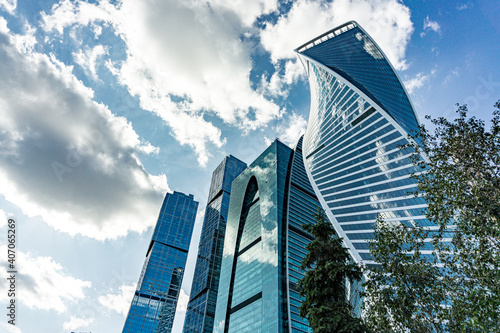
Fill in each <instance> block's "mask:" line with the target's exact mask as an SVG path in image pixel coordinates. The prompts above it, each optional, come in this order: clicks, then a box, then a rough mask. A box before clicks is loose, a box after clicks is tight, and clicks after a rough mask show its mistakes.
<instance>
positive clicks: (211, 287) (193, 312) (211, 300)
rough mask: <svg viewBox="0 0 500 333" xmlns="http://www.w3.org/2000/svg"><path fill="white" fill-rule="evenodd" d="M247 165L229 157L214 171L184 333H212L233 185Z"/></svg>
mask: <svg viewBox="0 0 500 333" xmlns="http://www.w3.org/2000/svg"><path fill="white" fill-rule="evenodd" d="M246 167H247V165H246V164H245V163H243V162H242V161H240V160H239V159H237V158H236V157H234V156H227V157H226V158H224V160H223V161H222V162H221V163H220V164H219V166H218V167H217V168H216V169H215V171H214V172H213V175H212V183H211V185H210V192H209V194H208V203H207V208H206V210H205V218H204V220H203V227H202V230H201V236H200V245H199V249H198V259H197V261H196V268H195V272H194V278H193V284H192V286H191V296H190V301H189V304H188V308H187V311H186V317H185V320H184V330H183V332H184V333H205V332H206V333H212V331H213V326H214V315H215V305H216V303H217V291H218V289H219V276H220V266H221V261H222V249H223V248H224V234H225V232H226V221H227V210H228V207H229V195H230V193H231V183H232V182H233V180H234V179H235V178H236V177H237V176H238V175H239V174H240V173H241V172H242V171H243V170H245V168H246Z"/></svg>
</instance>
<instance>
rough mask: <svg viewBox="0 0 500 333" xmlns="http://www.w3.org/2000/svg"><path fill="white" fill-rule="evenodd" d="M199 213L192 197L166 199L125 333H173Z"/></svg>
mask: <svg viewBox="0 0 500 333" xmlns="http://www.w3.org/2000/svg"><path fill="white" fill-rule="evenodd" d="M197 209H198V202H196V201H194V198H193V195H192V194H190V195H185V194H183V193H180V192H174V193H173V194H171V193H167V195H166V196H165V200H164V201H163V205H162V207H161V211H160V216H159V217H158V222H157V223H156V227H155V230H154V232H153V237H152V238H151V242H150V244H149V248H148V251H147V254H146V261H145V262H144V267H143V269H142V272H141V276H140V278H139V282H138V284H137V290H136V291H135V295H134V298H133V300H132V304H131V306H130V310H129V313H128V316H127V319H126V321H125V326H124V328H123V332H124V333H154V332H157V333H168V332H171V330H172V324H173V321H174V315H175V308H176V306H177V299H178V297H179V291H180V288H181V283H182V277H183V274H184V268H185V266H186V260H187V252H188V249H189V243H190V242H191V234H192V233H193V227H194V222H195V219H196V211H197Z"/></svg>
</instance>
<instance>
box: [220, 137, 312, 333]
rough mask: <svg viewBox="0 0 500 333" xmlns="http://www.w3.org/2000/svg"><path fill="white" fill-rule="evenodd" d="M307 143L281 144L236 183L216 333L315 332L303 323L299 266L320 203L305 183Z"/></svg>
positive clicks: (225, 248) (222, 274) (267, 152)
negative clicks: (307, 226)
mask: <svg viewBox="0 0 500 333" xmlns="http://www.w3.org/2000/svg"><path fill="white" fill-rule="evenodd" d="M301 145H302V139H301V140H300V141H299V143H298V144H297V147H296V148H295V149H294V150H292V149H290V148H289V147H287V146H286V145H284V144H282V143H281V142H279V141H277V140H276V141H275V142H274V143H273V144H272V145H271V146H270V147H269V148H267V149H266V150H265V151H264V152H263V153H262V154H261V155H260V156H259V157H258V158H257V159H256V160H255V161H254V162H253V163H252V164H251V165H250V166H249V167H248V168H247V169H246V170H245V171H243V172H242V173H241V175H240V176H238V178H236V179H235V180H234V182H233V185H232V188H231V200H230V204H229V212H228V221H227V227H226V235H225V242H224V251H223V258H222V266H221V275H220V284H219V294H218V299H217V308H216V312H215V322H214V332H216V333H222V332H238V333H240V332H241V333H243V332H252V333H253V332H311V329H310V328H309V325H308V322H307V320H305V319H303V318H300V316H299V311H298V307H299V306H300V304H301V302H302V299H301V298H300V296H299V293H298V285H297V283H298V281H299V280H300V279H301V278H302V276H303V274H304V272H303V271H301V269H300V262H301V261H302V258H303V257H304V256H305V255H306V251H305V246H306V244H308V243H309V242H310V241H311V239H312V236H311V235H310V234H308V233H306V232H304V231H303V230H302V229H301V225H303V224H304V223H309V222H313V221H314V218H313V215H314V214H315V213H317V211H318V207H320V204H319V202H318V200H317V199H316V196H315V194H314V190H313V189H312V187H311V185H310V183H309V180H308V178H307V175H306V172H305V169H304V164H303V160H302V152H301Z"/></svg>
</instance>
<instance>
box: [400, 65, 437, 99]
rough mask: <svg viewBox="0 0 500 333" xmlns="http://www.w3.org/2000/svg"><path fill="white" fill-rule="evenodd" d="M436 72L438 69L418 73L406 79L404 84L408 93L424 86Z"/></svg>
mask: <svg viewBox="0 0 500 333" xmlns="http://www.w3.org/2000/svg"><path fill="white" fill-rule="evenodd" d="M435 73H436V70H432V71H431V73H430V74H428V75H426V74H424V73H418V74H417V75H416V76H415V77H413V78H411V79H408V80H406V81H404V85H405V87H406V90H407V91H408V93H410V94H413V93H415V91H416V90H417V89H419V88H421V87H423V86H424V84H425V83H426V82H427V81H428V80H429V78H430V77H431V76H432V75H434V74H435Z"/></svg>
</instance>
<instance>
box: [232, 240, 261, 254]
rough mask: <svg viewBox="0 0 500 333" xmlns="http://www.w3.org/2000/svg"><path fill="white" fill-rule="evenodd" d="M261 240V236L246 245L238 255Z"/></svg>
mask: <svg viewBox="0 0 500 333" xmlns="http://www.w3.org/2000/svg"><path fill="white" fill-rule="evenodd" d="M261 240H262V237H261V236H259V238H257V239H256V240H254V241H253V242H251V243H250V244H248V245H247V246H245V247H244V248H243V249H242V250H241V251H239V252H238V254H237V255H236V256H237V257H238V256H240V255H242V254H243V253H245V252H246V251H248V250H250V248H252V247H253V246H254V245H255V244H257V243H258V242H260V241H261Z"/></svg>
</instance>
